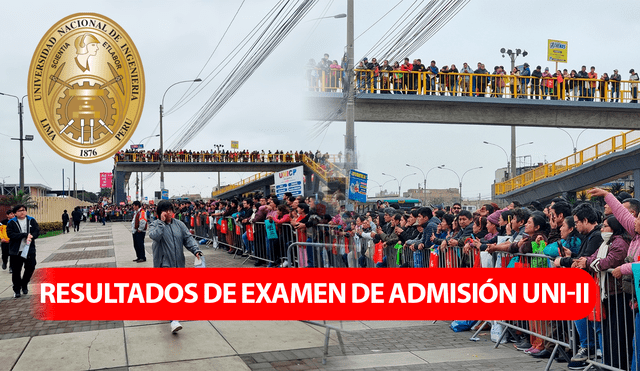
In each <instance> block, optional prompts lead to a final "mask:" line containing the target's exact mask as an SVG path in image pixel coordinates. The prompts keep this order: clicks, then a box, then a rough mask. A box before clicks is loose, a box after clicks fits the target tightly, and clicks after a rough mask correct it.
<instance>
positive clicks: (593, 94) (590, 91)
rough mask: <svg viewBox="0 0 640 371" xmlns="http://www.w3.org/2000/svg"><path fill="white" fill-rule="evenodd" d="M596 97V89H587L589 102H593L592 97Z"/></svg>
mask: <svg viewBox="0 0 640 371" xmlns="http://www.w3.org/2000/svg"><path fill="white" fill-rule="evenodd" d="M595 96H596V88H589V101H590V102H593V97H595Z"/></svg>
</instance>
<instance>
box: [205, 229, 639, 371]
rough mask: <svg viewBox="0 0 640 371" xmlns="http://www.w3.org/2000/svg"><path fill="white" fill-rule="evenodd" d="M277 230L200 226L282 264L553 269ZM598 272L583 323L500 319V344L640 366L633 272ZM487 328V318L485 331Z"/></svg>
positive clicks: (534, 258) (604, 365)
mask: <svg viewBox="0 0 640 371" xmlns="http://www.w3.org/2000/svg"><path fill="white" fill-rule="evenodd" d="M222 223H227V226H226V228H224V229H223V228H222V227H221V225H222ZM223 230H225V231H226V233H223V232H222V231H223ZM276 231H277V236H273V235H271V236H270V235H269V234H268V233H267V231H266V226H265V223H264V222H260V223H253V224H249V225H244V226H243V225H242V224H236V223H235V222H234V221H233V219H231V218H225V219H222V220H220V221H219V222H218V221H216V222H215V225H214V227H213V228H210V229H209V227H208V226H207V228H206V229H199V230H197V233H196V235H197V236H198V237H202V238H207V239H209V240H212V241H217V247H224V248H228V251H230V252H232V253H234V256H237V255H240V254H242V253H244V254H245V255H244V256H246V257H247V259H248V258H254V259H256V260H259V261H263V262H265V263H269V264H270V265H271V266H279V267H293V268H310V267H314V268H373V267H377V268H412V267H418V268H465V267H476V268H480V267H482V268H528V269H536V268H549V267H552V266H553V264H552V260H551V259H552V258H551V257H549V256H547V255H541V254H509V253H506V252H494V253H493V254H489V253H486V252H481V251H479V250H478V249H475V248H471V249H469V250H465V249H464V248H461V247H458V246H455V247H449V248H434V249H424V250H412V249H410V248H409V247H406V246H402V245H401V244H397V245H395V246H391V247H389V246H382V244H378V245H376V244H374V243H373V240H372V239H370V238H366V236H365V237H362V236H357V237H356V236H354V235H353V234H352V233H351V232H350V231H345V230H344V229H343V228H342V227H341V226H336V225H323V224H319V225H316V226H314V227H313V228H309V229H307V230H304V231H303V230H302V229H295V228H294V227H293V226H291V225H290V224H286V223H285V224H279V225H277V229H276ZM269 237H272V238H271V239H270V238H269ZM274 237H275V238H274ZM214 246H216V244H214ZM592 275H593V278H594V282H595V283H596V285H597V286H598V290H599V291H598V292H599V299H600V300H598V301H597V304H596V305H595V306H594V309H593V311H592V313H591V314H590V315H589V316H588V317H587V318H583V319H581V320H578V321H493V324H494V325H498V326H502V332H501V333H500V337H499V339H497V342H496V347H498V346H499V345H500V344H501V343H504V342H505V341H506V340H507V339H509V340H510V341H512V342H517V343H518V345H519V346H520V347H524V346H527V347H529V348H527V349H521V350H529V351H531V349H533V348H535V349H537V350H538V351H541V350H546V351H548V352H550V353H551V356H550V358H549V361H548V363H547V365H546V369H547V370H548V369H549V368H550V367H551V365H552V363H553V362H554V361H555V360H558V359H559V358H560V359H564V360H565V361H567V362H570V361H574V363H575V362H584V364H585V366H586V367H594V368H600V369H608V370H640V366H638V364H637V361H636V360H635V359H634V353H636V352H637V350H636V349H635V346H634V344H635V343H637V340H640V339H635V340H634V338H636V337H638V338H640V333H638V334H636V330H637V329H638V328H640V317H639V315H638V306H637V300H636V297H635V291H634V290H633V283H632V282H630V281H628V280H627V279H628V277H627V276H623V277H622V279H616V278H614V276H613V275H612V274H611V270H609V271H604V272H596V273H592ZM534 276H535V275H534ZM479 322H483V321H479ZM484 322H488V321H484ZM483 327H484V323H483V325H481V326H480V327H479V329H482V328H483ZM479 331H480V330H479ZM479 331H478V332H479ZM478 332H476V334H477V333H478ZM474 337H475V335H474V336H472V339H473V338H474ZM523 344H525V345H523ZM533 352H536V351H533Z"/></svg>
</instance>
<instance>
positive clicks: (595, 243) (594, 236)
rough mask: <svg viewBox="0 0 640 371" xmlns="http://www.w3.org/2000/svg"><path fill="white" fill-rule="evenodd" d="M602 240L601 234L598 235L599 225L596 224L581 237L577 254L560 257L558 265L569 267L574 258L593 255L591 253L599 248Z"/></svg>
mask: <svg viewBox="0 0 640 371" xmlns="http://www.w3.org/2000/svg"><path fill="white" fill-rule="evenodd" d="M602 241H603V240H602V236H601V235H600V226H599V225H597V226H596V227H595V228H593V229H592V230H591V232H589V233H588V234H587V235H586V236H584V238H582V245H580V251H579V252H578V256H576V257H571V256H567V257H564V258H562V259H560V265H561V266H563V267H566V268H571V264H572V263H573V259H574V258H579V257H581V256H591V255H593V253H594V252H596V250H598V248H600V245H602Z"/></svg>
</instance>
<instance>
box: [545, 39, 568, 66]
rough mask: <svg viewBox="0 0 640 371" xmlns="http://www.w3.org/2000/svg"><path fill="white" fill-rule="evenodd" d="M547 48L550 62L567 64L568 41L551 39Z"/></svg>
mask: <svg viewBox="0 0 640 371" xmlns="http://www.w3.org/2000/svg"><path fill="white" fill-rule="evenodd" d="M547 46H548V48H547V60H548V61H549V62H562V63H567V51H568V50H569V43H568V42H567V41H560V40H551V39H549V41H548V45H547Z"/></svg>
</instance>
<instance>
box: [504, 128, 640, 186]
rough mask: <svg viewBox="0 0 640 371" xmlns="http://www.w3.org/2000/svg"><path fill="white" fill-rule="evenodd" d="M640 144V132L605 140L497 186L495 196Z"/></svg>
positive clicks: (630, 132)
mask: <svg viewBox="0 0 640 371" xmlns="http://www.w3.org/2000/svg"><path fill="white" fill-rule="evenodd" d="M639 143H640V131H635V130H630V131H627V132H624V133H621V134H618V135H615V136H613V137H611V138H608V139H605V140H603V141H601V142H599V143H596V144H594V145H592V146H590V147H587V148H585V149H583V150H581V151H578V152H576V153H574V154H571V155H569V156H567V157H564V158H562V159H560V160H558V161H555V162H551V163H548V164H544V165H542V166H540V167H537V168H535V169H533V170H530V171H527V172H525V173H523V174H520V175H518V176H516V177H513V178H512V179H509V180H506V181H504V182H501V183H496V184H495V194H496V195H501V194H505V193H508V192H511V191H513V190H515V189H518V188H522V187H525V186H528V185H530V184H532V183H534V182H537V181H539V180H542V179H545V178H550V177H553V176H556V175H558V174H562V173H564V172H566V171H569V170H571V169H574V168H576V167H579V166H582V165H584V164H585V163H588V162H591V161H595V160H597V159H599V158H601V157H603V156H607V155H609V154H611V153H614V152H619V151H623V150H625V149H627V148H630V147H632V146H635V145H638V144H639Z"/></svg>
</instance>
